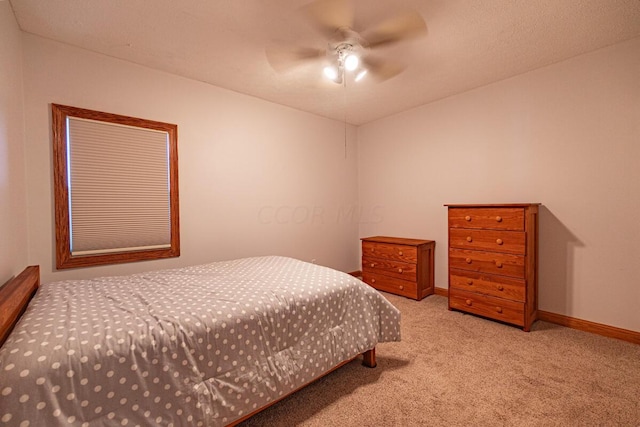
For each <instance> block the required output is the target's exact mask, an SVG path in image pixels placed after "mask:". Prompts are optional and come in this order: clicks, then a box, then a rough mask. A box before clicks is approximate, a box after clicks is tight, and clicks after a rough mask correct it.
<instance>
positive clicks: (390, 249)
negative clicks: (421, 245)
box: [362, 242, 418, 264]
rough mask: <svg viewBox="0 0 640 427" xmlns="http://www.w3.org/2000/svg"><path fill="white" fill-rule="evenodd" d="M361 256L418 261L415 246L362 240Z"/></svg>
mask: <svg viewBox="0 0 640 427" xmlns="http://www.w3.org/2000/svg"><path fill="white" fill-rule="evenodd" d="M362 256H363V257H364V256H368V257H374V258H382V259H389V260H396V261H403V262H410V263H413V264H415V263H417V262H418V250H417V248H416V247H415V246H404V245H392V244H386V243H377V242H362Z"/></svg>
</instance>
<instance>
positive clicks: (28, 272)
mask: <svg viewBox="0 0 640 427" xmlns="http://www.w3.org/2000/svg"><path fill="white" fill-rule="evenodd" d="M38 286H40V267H39V266H37V265H32V266H29V267H27V268H25V269H24V271H23V272H22V273H20V274H19V275H18V276H16V277H14V278H13V279H11V280H9V281H8V282H7V283H5V285H4V286H2V287H1V288H0V346H2V344H4V342H5V341H6V339H7V337H8V336H9V333H10V332H11V330H12V329H13V327H14V326H15V324H16V323H18V320H19V319H20V316H21V315H22V313H24V310H25V309H26V308H27V304H29V301H30V300H31V298H32V297H33V295H34V294H35V293H36V291H37V290H38Z"/></svg>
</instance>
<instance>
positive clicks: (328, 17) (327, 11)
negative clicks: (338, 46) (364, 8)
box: [301, 0, 355, 38]
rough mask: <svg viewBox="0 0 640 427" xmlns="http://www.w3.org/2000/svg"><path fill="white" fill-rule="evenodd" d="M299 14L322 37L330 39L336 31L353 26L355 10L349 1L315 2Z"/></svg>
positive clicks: (325, 0) (320, 0)
mask: <svg viewBox="0 0 640 427" xmlns="http://www.w3.org/2000/svg"><path fill="white" fill-rule="evenodd" d="M301 12H302V13H303V14H304V15H306V17H307V18H308V19H309V20H310V21H311V24H312V25H313V26H314V27H315V28H316V29H317V30H318V31H320V33H321V34H322V35H323V36H325V37H326V38H332V37H334V36H335V33H336V30H337V29H339V28H342V27H347V28H351V27H352V26H353V19H354V13H355V10H354V7H353V4H352V3H351V2H350V1H349V0H316V1H314V2H313V3H310V4H309V5H307V6H304V7H302V8H301Z"/></svg>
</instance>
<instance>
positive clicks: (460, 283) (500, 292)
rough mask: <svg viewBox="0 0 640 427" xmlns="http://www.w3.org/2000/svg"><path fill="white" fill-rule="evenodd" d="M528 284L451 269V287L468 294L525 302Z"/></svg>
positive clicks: (508, 278) (511, 279)
mask: <svg viewBox="0 0 640 427" xmlns="http://www.w3.org/2000/svg"><path fill="white" fill-rule="evenodd" d="M525 284H526V282H525V281H524V280H521V279H513V278H510V277H504V276H492V275H489V274H482V273H474V272H472V271H464V270H456V269H453V268H452V269H451V271H450V275H449V286H451V288H452V289H459V290H462V291H468V292H478V293H481V294H484V295H492V296H495V297H499V298H504V299H510V300H513V301H519V302H524V301H525V289H526V286H525Z"/></svg>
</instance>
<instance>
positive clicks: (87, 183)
mask: <svg viewBox="0 0 640 427" xmlns="http://www.w3.org/2000/svg"><path fill="white" fill-rule="evenodd" d="M51 110H52V122H53V162H54V165H53V171H54V194H55V223H56V267H57V268H58V269H62V268H72V267H87V266H92V265H103V264H115V263H122V262H131V261H142V260H151V259H159V258H169V257H177V256H179V255H180V232H179V214H178V150H177V131H178V129H177V126H176V125H172V124H168V123H162V122H155V121H150V120H143V119H137V118H133V117H127V116H120V115H116V114H109V113H102V112H99V111H92V110H86V109H82V108H76V107H69V106H64V105H57V104H52V106H51Z"/></svg>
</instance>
